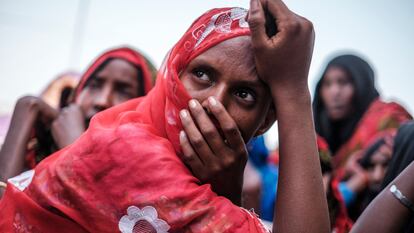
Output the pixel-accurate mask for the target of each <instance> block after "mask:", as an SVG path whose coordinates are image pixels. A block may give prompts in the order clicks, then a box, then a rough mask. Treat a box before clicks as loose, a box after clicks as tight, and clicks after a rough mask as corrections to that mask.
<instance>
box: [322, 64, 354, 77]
mask: <svg viewBox="0 0 414 233" xmlns="http://www.w3.org/2000/svg"><path fill="white" fill-rule="evenodd" d="M326 79H329V80H331V79H349V80H351V79H350V77H349V76H348V73H347V72H346V70H344V69H343V68H342V67H339V66H329V67H328V69H327V70H326V72H325V75H324V80H326Z"/></svg>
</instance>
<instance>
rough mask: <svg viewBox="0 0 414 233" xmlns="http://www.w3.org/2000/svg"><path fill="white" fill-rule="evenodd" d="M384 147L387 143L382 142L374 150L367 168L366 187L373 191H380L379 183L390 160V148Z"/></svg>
mask: <svg viewBox="0 0 414 233" xmlns="http://www.w3.org/2000/svg"><path fill="white" fill-rule="evenodd" d="M386 147H387V145H386V144H384V145H382V146H381V147H380V148H379V149H378V150H377V151H376V152H374V154H373V155H372V157H371V160H370V164H369V166H368V168H367V173H368V181H369V184H368V188H369V189H370V190H372V191H374V192H379V191H381V184H382V181H383V180H384V177H385V173H386V172H387V169H388V164H389V162H390V160H391V156H392V150H391V149H387V148H386Z"/></svg>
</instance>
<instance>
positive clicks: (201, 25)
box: [0, 8, 266, 232]
mask: <svg viewBox="0 0 414 233" xmlns="http://www.w3.org/2000/svg"><path fill="white" fill-rule="evenodd" d="M246 14H247V10H245V9H241V8H222V9H213V10H210V11H208V12H207V13H205V14H204V15H202V16H201V17H200V18H198V19H197V20H196V21H195V22H194V23H193V24H192V25H191V27H190V29H189V30H188V31H187V32H186V33H185V34H184V36H183V37H182V38H181V40H180V41H179V42H178V43H177V44H176V45H175V46H174V48H173V49H172V50H171V52H170V53H169V54H168V55H167V58H166V60H165V62H164V64H163V66H162V67H161V69H160V73H159V76H158V78H157V84H156V86H155V87H154V89H153V90H152V91H151V92H150V93H149V94H148V95H147V96H145V97H143V98H138V99H134V100H131V101H128V102H126V103H124V104H121V105H118V106H115V107H113V108H110V109H107V110H104V111H102V112H100V113H98V114H97V115H95V117H94V118H93V119H92V121H91V124H90V127H89V129H88V130H87V131H86V133H84V134H83V135H82V136H81V137H80V138H79V139H78V140H77V141H76V142H75V143H74V144H72V145H71V146H69V147H66V148H65V149H63V150H61V151H59V152H58V153H56V154H54V155H52V156H50V157H48V158H47V159H46V160H44V161H43V162H42V163H40V164H39V165H38V166H37V167H36V169H35V175H34V177H33V180H32V182H31V184H30V185H29V186H28V187H27V188H26V189H25V190H24V192H18V191H16V189H14V190H13V187H14V186H13V185H9V186H10V187H8V189H7V191H6V194H5V198H6V199H7V200H9V201H7V202H5V201H2V202H1V203H0V214H1V215H2V216H6V217H2V218H1V219H0V231H5V230H11V229H12V228H13V224H14V225H15V220H14V217H15V216H16V215H19V216H23V217H21V218H24V220H25V224H26V225H30V226H33V228H32V229H39V231H41V232H50V230H49V229H51V227H50V226H49V225H53V224H54V223H53V222H51V221H47V222H46V221H39V219H47V218H48V215H53V216H54V217H55V218H58V217H60V216H64V218H63V219H70V220H71V221H70V223H72V225H75V226H77V227H78V230H79V231H81V232H83V231H88V232H118V231H121V232H132V231H134V230H139V229H148V230H152V232H167V231H168V230H170V231H172V232H266V230H265V229H264V227H263V225H262V224H261V223H260V222H259V220H258V219H257V218H256V216H254V215H253V214H251V213H250V212H248V211H246V210H244V209H242V208H240V207H237V206H235V205H233V204H232V203H231V202H230V201H229V200H228V199H225V198H223V197H220V196H217V195H216V194H215V193H214V192H213V191H212V190H211V187H210V185H208V184H206V185H201V184H200V183H199V181H198V180H197V179H196V178H195V177H193V176H192V174H191V172H190V171H189V170H188V169H187V168H186V166H185V165H184V164H183V163H182V162H181V160H180V159H179V158H178V156H177V153H178V152H179V151H180V145H179V141H178V135H179V131H180V130H181V127H182V126H181V124H180V120H179V114H178V113H179V111H180V110H181V109H183V108H186V107H187V103H188V101H189V99H190V96H189V95H188V93H187V92H186V90H185V88H184V86H183V85H182V83H181V82H180V80H179V73H180V71H182V70H183V69H184V68H185V67H186V66H187V64H188V63H189V62H190V61H191V60H192V59H193V58H195V57H196V56H198V55H199V54H201V53H203V52H204V51H206V50H207V49H209V48H211V47H213V46H215V45H216V44H218V43H220V42H222V41H225V40H228V39H230V38H233V37H237V36H244V35H249V33H250V31H249V29H248V25H247V23H246V21H245V17H246ZM22 193H23V194H24V195H21V194H22ZM13 195H14V196H13ZM19 195H20V196H19ZM27 202H28V203H27ZM23 206H29V208H23ZM32 207H33V208H32ZM35 207H36V208H37V209H39V210H37V209H34V208H35ZM45 212H46V213H45ZM34 213H36V214H34ZM21 218H20V219H21ZM60 218H62V217H60ZM60 224H62V223H60ZM61 229H62V231H60V232H65V227H63V226H62V227H61ZM72 232H74V231H72ZM148 232H149V231H148Z"/></svg>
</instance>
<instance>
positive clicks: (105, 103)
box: [94, 86, 113, 111]
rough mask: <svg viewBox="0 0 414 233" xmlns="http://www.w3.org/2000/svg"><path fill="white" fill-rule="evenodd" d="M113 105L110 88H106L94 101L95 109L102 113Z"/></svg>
mask: <svg viewBox="0 0 414 233" xmlns="http://www.w3.org/2000/svg"><path fill="white" fill-rule="evenodd" d="M112 105H113V100H112V88H111V87H110V86H105V87H104V88H103V89H102V90H101V92H99V94H98V95H97V96H96V99H95V101H94V107H95V109H97V110H98V111H102V110H105V109H107V108H110V107H112Z"/></svg>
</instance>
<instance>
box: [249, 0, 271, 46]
mask: <svg viewBox="0 0 414 233" xmlns="http://www.w3.org/2000/svg"><path fill="white" fill-rule="evenodd" d="M247 22H248V23H249V28H250V31H251V38H252V45H253V47H254V48H256V49H260V48H263V47H264V45H265V44H266V42H267V40H268V37H267V35H266V29H265V23H266V18H265V14H264V10H263V7H262V5H261V3H260V0H250V9H249V17H248V21H247Z"/></svg>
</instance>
